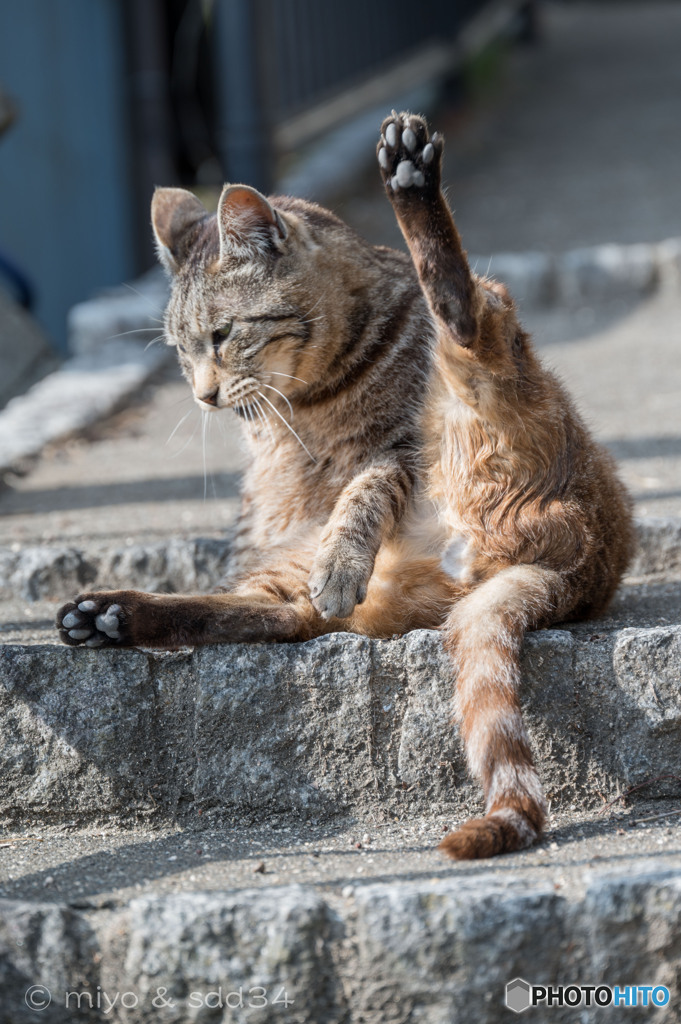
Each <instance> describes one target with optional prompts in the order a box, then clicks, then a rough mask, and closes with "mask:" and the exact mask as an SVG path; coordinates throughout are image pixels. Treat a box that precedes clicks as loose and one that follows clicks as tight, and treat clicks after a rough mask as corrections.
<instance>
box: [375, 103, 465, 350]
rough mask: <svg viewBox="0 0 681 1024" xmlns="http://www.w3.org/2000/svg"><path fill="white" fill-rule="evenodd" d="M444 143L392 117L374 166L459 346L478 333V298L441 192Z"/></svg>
mask: <svg viewBox="0 0 681 1024" xmlns="http://www.w3.org/2000/svg"><path fill="white" fill-rule="evenodd" d="M442 151H443V139H442V137H441V136H439V135H438V134H437V132H436V133H435V134H434V135H433V136H431V135H430V133H429V131H428V126H427V124H426V122H425V120H424V119H423V118H422V117H419V116H418V115H415V114H406V113H405V114H395V113H394V112H393V114H392V115H391V117H388V118H386V119H385V121H384V122H383V125H382V126H381V138H380V141H379V143H378V150H377V152H378V163H379V167H380V170H381V175H382V177H383V181H384V184H385V187H386V192H387V194H388V198H389V199H390V202H391V203H392V206H393V209H394V211H395V215H396V217H397V221H398V223H399V225H400V228H401V230H402V234H403V235H404V238H405V241H406V242H407V245H408V246H409V251H410V253H411V257H412V260H413V262H414V266H415V267H416V270H417V272H418V275H419V279H420V281H421V287H422V289H423V292H424V295H425V297H426V299H427V300H428V304H429V306H430V308H431V310H432V312H433V314H434V316H435V318H436V320H438V321H439V322H440V323H441V324H442V325H444V326H446V327H447V328H448V329H449V330H450V331H452V332H453V333H454V335H455V340H456V341H457V342H458V344H460V345H462V346H464V347H470V346H472V345H473V344H474V343H475V341H476V340H477V337H478V334H479V302H480V297H479V294H478V290H477V287H476V283H475V281H474V279H473V276H472V274H471V272H470V268H469V266H468V260H467V258H466V254H465V252H464V250H463V247H462V245H461V238H460V236H459V232H458V231H457V229H456V225H455V224H454V220H453V218H452V214H451V211H450V209H449V206H448V205H447V201H446V199H445V197H444V195H443V194H442V190H441V171H442Z"/></svg>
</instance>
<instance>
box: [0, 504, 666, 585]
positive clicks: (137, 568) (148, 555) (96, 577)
mask: <svg viewBox="0 0 681 1024" xmlns="http://www.w3.org/2000/svg"><path fill="white" fill-rule="evenodd" d="M637 530H638V538H639V548H638V552H637V554H636V557H635V559H634V561H633V563H632V565H631V566H630V570H629V575H630V576H632V577H641V576H647V575H650V574H667V575H669V574H674V573H676V574H677V575H681V519H679V518H675V517H672V516H670V517H653V516H651V517H647V518H641V519H639V520H638V521H637ZM227 554H228V550H227V541H226V540H225V539H221V538H219V537H202V538H196V539H191V540H187V539H179V538H172V539H167V540H159V541H156V542H146V543H140V544H135V543H126V544H113V545H107V544H106V543H103V542H102V541H101V539H97V540H96V541H92V542H90V543H89V544H85V545H73V544H65V545H44V544H39V545H28V546H22V545H20V544H18V543H17V544H11V545H4V546H0V600H2V599H8V598H15V597H16V598H20V599H21V600H22V601H38V600H40V599H42V598H47V599H52V598H54V599H61V600H66V599H68V598H70V597H72V596H73V594H74V593H76V592H77V591H78V590H81V589H83V588H84V587H93V586H96V587H101V586H103V587H112V588H122V587H123V588H124V587H133V588H138V589H141V590H151V591H159V592H182V591H184V592H191V591H206V590H210V589H211V588H212V587H213V586H215V583H216V581H218V580H219V579H220V576H221V574H222V573H223V572H224V567H225V564H226V560H227Z"/></svg>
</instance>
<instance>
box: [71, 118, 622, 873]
mask: <svg viewBox="0 0 681 1024" xmlns="http://www.w3.org/2000/svg"><path fill="white" fill-rule="evenodd" d="M442 149H443V142H442V138H441V137H439V136H438V135H437V134H436V135H433V136H432V138H431V137H430V136H429V132H428V128H427V126H426V123H425V121H424V120H423V119H422V118H420V117H416V116H412V115H410V114H402V115H399V116H398V115H396V114H393V116H391V117H390V118H388V119H387V120H386V121H385V122H384V124H383V126H382V131H381V139H380V142H379V145H378V161H379V166H380V170H381V174H382V176H383V179H384V182H385V187H386V192H387V195H388V198H389V199H390V201H391V203H392V205H393V208H394V211H395V214H396V216H397V219H398V222H399V225H400V228H401V229H402V232H403V234H404V237H405V239H406V242H407V245H408V248H409V254H410V255H409V256H407V255H403V254H401V253H399V252H395V251H393V250H390V249H387V248H382V247H378V248H377V247H373V246H371V245H369V244H367V243H366V242H364V241H363V240H362V239H361V238H359V237H358V236H357V235H356V234H355V233H354V232H353V231H351V230H350V229H349V228H348V227H347V226H346V225H345V224H343V223H342V222H341V221H340V220H339V219H338V218H337V217H335V216H334V215H333V214H332V213H329V212H328V211H326V210H324V209H322V208H320V207H319V206H316V205H313V204H311V203H307V202H303V201H301V200H299V199H292V198H274V199H271V200H268V199H266V198H265V197H264V196H262V195H260V194H259V193H258V192H256V191H255V190H254V189H252V188H249V187H247V186H245V185H229V186H225V188H224V190H223V192H222V196H221V199H220V203H219V207H218V211H217V214H216V215H212V216H211V215H209V214H207V213H206V211H205V209H204V208H203V207H202V205H201V204H200V203H199V201H198V200H197V199H196V198H195V197H194V196H193V195H192V194H191V193H189V192H186V191H184V190H182V189H171V188H163V189H158V190H157V191H156V193H155V195H154V199H153V204H152V220H153V226H154V232H155V235H156V239H157V242H158V248H159V253H160V258H161V260H162V262H163V264H164V265H165V267H166V268H167V270H168V271H169V273H170V274H171V277H172V294H171V298H170V302H169V305H168V309H167V312H166V319H165V330H166V336H167V340H168V343H169V344H171V345H174V346H176V348H177V352H178V356H179V360H180V364H181V367H182V371H183V373H184V375H185V376H186V378H187V380H188V381H189V383H190V384H191V387H192V389H193V392H194V396H195V398H196V401H197V402H198V404H199V405H200V407H201V408H202V409H205V410H211V411H214V410H217V409H221V408H227V407H228V408H232V409H235V410H236V412H237V413H238V415H239V416H240V417H241V420H242V423H243V429H244V433H245V438H246V442H247V445H248V450H249V454H250V460H249V465H248V469H247V470H246V473H245V477H244V483H243V507H242V512H241V516H240V519H239V522H238V527H237V529H236V533H235V536H234V540H233V545H232V551H231V563H230V570H229V573H228V577H227V579H226V580H224V581H223V583H222V586H221V587H220V588H219V590H218V591H217V592H215V593H213V594H211V595H207V596H182V595H165V594H145V593H140V592H137V591H133V590H124V591H114V592H102V593H85V594H81V595H80V596H79V597H78V598H76V600H75V601H74V602H70V603H69V604H67V605H65V606H64V607H63V608H62V609H61V611H60V613H59V617H58V622H57V625H58V628H59V630H60V633H61V637H62V639H63V640H64V642H65V643H67V644H85V645H86V646H90V647H99V646H122V647H131V646H138V645H139V646H144V647H163V648H175V647H179V646H181V645H185V644H208V643H220V642H227V641H252V640H253V641H256V640H258V641H262V640H270V641H298V640H307V639H309V638H310V637H314V636H318V635H320V634H322V633H326V632H330V631H334V630H347V631H351V632H356V633H362V634H365V635H367V636H373V637H390V636H392V635H393V634H395V633H404V632H406V631H407V630H410V629H414V628H417V627H431V628H439V629H441V630H442V632H443V635H444V642H445V644H446V647H447V649H448V650H449V651H450V652H451V655H452V658H453V659H454V660H455V663H456V666H457V670H458V671H457V684H456V715H457V719H458V722H459V726H460V730H461V734H462V736H463V739H464V743H465V747H466V754H467V758H468V762H469V765H470V769H471V771H472V772H473V774H474V775H475V776H476V777H477V778H479V779H480V780H481V781H482V784H483V787H484V792H485V798H486V815H485V817H484V818H481V819H475V820H472V821H468V822H467V823H466V824H464V825H463V826H462V827H461V828H459V829H458V830H457V831H455V832H453V833H451V834H449V835H448V836H446V837H445V839H444V840H443V842H442V844H441V847H442V849H443V850H444V851H445V852H446V853H447V854H449V855H450V856H452V857H456V858H473V857H486V856H490V855H492V854H497V853H503V852H506V851H511V850H517V849H520V848H522V847H525V846H527V845H528V844H530V843H531V842H532V841H533V840H534V839H535V838H536V837H537V836H538V835H539V833H540V831H541V829H542V826H543V823H544V818H545V814H546V809H545V801H544V796H543V793H542V788H541V785H540V782H539V779H538V776H537V773H536V771H535V768H534V765H533V762H532V755H531V752H530V748H529V744H528V739H527V735H526V732H525V729H524V726H523V722H522V718H521V714H520V710H519V704H518V686H519V655H520V649H521V645H522V641H523V636H524V634H525V631H526V630H528V629H537V628H540V627H542V626H548V625H550V624H552V623H556V622H565V621H566V620H570V619H577V618H584V617H587V616H593V615H597V614H598V613H599V612H601V611H602V610H603V609H604V608H605V607H606V605H607V604H608V601H609V600H610V598H611V597H612V595H613V592H614V590H615V588H616V586H617V583H618V580H619V579H620V576H621V574H622V572H623V570H624V568H625V566H626V564H627V561H628V559H629V557H630V553H631V551H632V546H633V534H632V524H631V512H630V504H629V500H628V497H627V495H626V493H625V491H624V489H623V487H622V485H621V484H620V483H619V481H618V480H617V478H616V475H615V472H614V468H613V464H612V461H611V459H610V457H609V456H608V455H607V454H606V452H604V451H603V450H602V449H601V448H600V447H598V445H597V444H595V442H594V441H593V440H592V439H591V438H590V437H589V435H588V433H587V431H586V429H585V427H584V425H583V424H582V422H581V420H580V419H579V417H578V415H577V413H576V412H575V410H574V408H573V407H572V405H571V403H570V401H569V399H568V398H567V397H566V395H565V392H564V391H563V389H562V387H561V386H560V384H559V383H558V382H557V381H556V380H555V379H554V377H552V376H551V375H550V374H549V373H547V372H546V371H545V370H544V369H543V368H542V367H541V366H540V364H539V362H538V360H537V358H536V356H535V354H534V352H533V350H532V347H531V344H530V341H529V339H528V336H527V335H526V334H525V332H524V331H523V329H522V328H521V326H520V324H519V322H518V319H517V316H516V311H515V308H514V306H513V303H512V301H511V299H510V297H509V295H508V293H507V291H506V289H505V288H504V286H503V285H500V284H497V283H495V282H493V281H490V280H487V279H483V278H480V277H478V276H476V275H475V274H473V273H472V272H471V270H470V268H469V266H468V262H467V260H466V255H465V253H464V251H463V250H462V247H461V241H460V238H459V235H458V232H457V229H456V227H455V225H454V221H453V219H452V215H451V213H450V210H449V208H448V206H447V203H446V200H445V198H444V196H443V194H442V191H441V186H440V174H441V164H442Z"/></svg>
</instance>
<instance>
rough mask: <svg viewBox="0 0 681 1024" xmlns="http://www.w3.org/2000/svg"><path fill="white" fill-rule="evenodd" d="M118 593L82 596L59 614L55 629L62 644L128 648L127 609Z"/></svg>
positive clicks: (67, 605) (64, 607)
mask: <svg viewBox="0 0 681 1024" xmlns="http://www.w3.org/2000/svg"><path fill="white" fill-rule="evenodd" d="M116 598H117V595H116V594H115V593H101V594H81V595H80V596H79V597H77V598H76V600H75V601H69V602H68V604H65V605H64V606H63V607H62V608H60V609H59V611H58V613H57V622H56V626H57V629H58V630H59V636H60V639H61V640H62V642H63V643H65V644H69V646H71V647H78V646H81V645H82V646H84V647H127V646H129V645H130V639H129V635H128V628H127V627H128V622H127V614H126V611H125V609H124V608H123V607H122V606H121V604H120V603H119V601H117V600H116Z"/></svg>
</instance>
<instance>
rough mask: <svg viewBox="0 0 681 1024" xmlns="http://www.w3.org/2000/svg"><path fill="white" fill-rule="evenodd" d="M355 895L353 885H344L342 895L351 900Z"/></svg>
mask: <svg viewBox="0 0 681 1024" xmlns="http://www.w3.org/2000/svg"><path fill="white" fill-rule="evenodd" d="M354 895H355V890H354V887H353V886H352V885H344V886H343V888H342V889H341V896H342V897H343V899H344V900H350V899H352V897H353V896H354Z"/></svg>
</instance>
